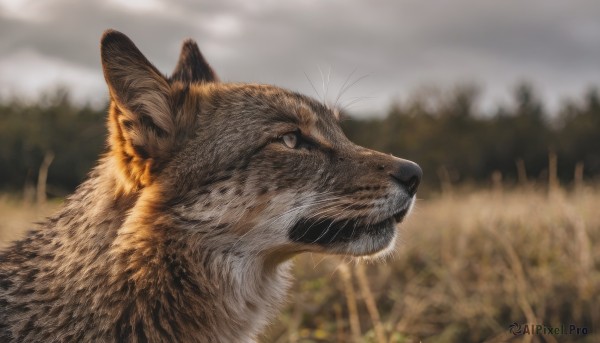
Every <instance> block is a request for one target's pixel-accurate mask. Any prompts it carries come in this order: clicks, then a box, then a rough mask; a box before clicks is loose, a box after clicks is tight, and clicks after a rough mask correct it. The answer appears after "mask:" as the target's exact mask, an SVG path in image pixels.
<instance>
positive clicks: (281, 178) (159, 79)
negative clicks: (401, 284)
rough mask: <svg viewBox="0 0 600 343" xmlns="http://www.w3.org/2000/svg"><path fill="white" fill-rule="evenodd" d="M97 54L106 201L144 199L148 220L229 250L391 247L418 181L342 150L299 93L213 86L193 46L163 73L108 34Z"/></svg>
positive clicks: (330, 124)
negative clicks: (104, 87) (107, 161)
mask: <svg viewBox="0 0 600 343" xmlns="http://www.w3.org/2000/svg"><path fill="white" fill-rule="evenodd" d="M101 50H102V64H103V70H104V75H105V78H106V82H107V84H108V87H109V90H110V95H111V99H112V105H111V111H110V116H109V126H110V137H111V138H110V146H111V153H110V156H111V158H113V159H114V160H115V163H116V165H117V166H118V167H117V168H116V169H118V170H117V171H116V173H117V175H118V180H119V181H118V187H117V189H116V192H117V196H123V195H126V194H132V193H139V194H141V195H140V196H141V197H143V195H144V194H145V193H148V192H152V193H153V196H152V197H151V198H152V206H151V208H152V210H151V211H147V215H156V214H157V212H160V213H161V214H162V215H167V216H168V217H169V218H171V219H170V223H171V225H172V226H173V231H174V232H175V231H177V232H185V235H186V237H196V238H198V237H202V238H201V240H202V241H205V242H206V241H207V240H212V241H213V242H218V244H221V245H222V246H224V247H228V249H229V251H231V250H236V251H242V252H251V253H253V254H257V255H265V256H267V255H268V256H278V257H279V258H287V257H289V256H291V255H293V254H296V253H298V252H302V251H316V252H326V253H334V254H349V255H355V256H363V255H371V254H375V253H377V252H380V251H382V250H389V248H390V247H392V246H393V242H394V241H395V237H396V234H397V233H396V231H397V230H396V225H397V224H398V223H399V222H401V221H402V220H403V218H404V217H405V216H406V215H407V213H408V212H409V211H410V209H411V207H412V205H413V202H414V199H415V193H416V191H417V187H418V185H419V182H420V179H421V169H420V168H419V166H417V165H416V164H415V163H413V162H410V161H407V160H403V159H399V158H396V157H393V156H391V155H388V154H383V153H380V152H376V151H372V150H369V149H366V148H363V147H360V146H357V145H355V144H353V143H352V142H350V141H349V140H348V139H347V138H346V137H345V135H344V133H343V132H342V130H341V129H340V126H339V123H338V120H337V118H336V116H335V115H334V113H333V112H332V111H331V110H330V109H329V108H327V107H326V106H324V105H323V104H321V103H319V102H318V101H315V100H314V99H311V98H309V97H307V96H304V95H301V94H298V93H295V92H292V91H289V90H285V89H282V88H278V87H275V86H269V85H260V84H239V83H222V82H220V81H219V80H218V78H217V77H216V74H215V73H214V72H213V70H212V69H211V68H210V66H209V65H208V64H207V63H206V61H205V60H204V58H203V57H202V55H201V54H200V51H199V50H198V48H197V46H196V45H195V43H194V42H192V41H187V42H185V43H184V45H183V49H182V54H181V58H180V61H179V63H178V65H177V67H176V68H175V71H174V73H173V75H172V76H171V77H170V78H167V77H165V76H163V75H162V74H161V73H160V72H159V71H158V70H157V69H156V68H155V67H154V66H153V65H152V64H150V62H148V60H147V59H146V58H145V57H144V56H143V55H142V53H141V52H140V51H139V50H138V49H137V48H136V47H135V45H134V44H133V42H131V40H129V38H127V37H126V36H125V35H123V34H121V33H119V32H116V31H107V32H106V33H105V34H104V36H103V37H102V42H101ZM149 220H150V219H149ZM215 244H216V243H215Z"/></svg>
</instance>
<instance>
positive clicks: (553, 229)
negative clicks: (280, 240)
mask: <svg viewBox="0 0 600 343" xmlns="http://www.w3.org/2000/svg"><path fill="white" fill-rule="evenodd" d="M599 243H600V192H598V191H597V190H594V189H585V190H582V191H580V192H578V193H576V194H566V193H564V192H563V191H561V190H554V191H552V192H551V194H550V195H548V193H547V192H546V191H535V190H533V189H521V190H513V191H502V190H498V189H497V190H495V191H485V190H475V191H463V192H457V193H453V194H451V195H446V196H440V197H436V198H433V199H430V200H422V201H420V202H419V203H418V205H417V207H416V209H415V211H414V213H413V216H412V217H411V218H409V220H408V222H407V223H406V224H405V225H404V227H403V229H402V237H401V239H400V243H399V247H398V251H397V253H396V254H395V256H393V257H392V258H390V259H389V260H388V261H386V262H387V263H378V262H354V261H344V260H343V259H340V258H332V257H323V256H317V255H312V256H311V255H307V256H301V257H299V258H298V259H297V264H296V275H297V282H296V284H295V285H294V288H293V293H292V295H291V297H290V305H289V308H288V309H287V310H286V312H285V313H284V314H283V315H282V316H281V317H280V320H279V322H277V323H276V324H274V325H273V326H272V327H271V328H270V330H269V332H268V333H267V334H266V335H265V336H264V337H263V341H264V342H288V341H295V342H352V341H361V342H378V343H383V342H421V341H422V342H504V341H511V342H599V341H600V332H598V331H599V330H600V249H598V247H599ZM365 283H366V285H365ZM365 286H366V287H368V290H366V291H365ZM348 289H352V290H353V291H352V292H349V291H348ZM373 304H376V306H373ZM340 309H341V311H340ZM513 322H516V323H518V324H520V325H522V327H523V325H524V324H526V323H530V324H540V325H545V326H547V327H560V326H561V325H566V326H567V328H568V326H569V325H571V324H572V325H576V326H577V327H579V328H584V327H585V328H586V329H587V330H588V334H587V335H522V336H514V335H513V334H511V333H510V331H509V326H510V325H511V324H512V323H513ZM357 326H358V327H357ZM290 337H292V338H293V339H290Z"/></svg>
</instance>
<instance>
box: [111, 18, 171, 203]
mask: <svg viewBox="0 0 600 343" xmlns="http://www.w3.org/2000/svg"><path fill="white" fill-rule="evenodd" d="M100 48H101V57H102V68H103V71H104V77H105V79H106V83H107V84H108V88H109V91H110V96H111V100H112V101H111V108H110V113H109V126H110V146H111V154H112V155H113V157H115V158H116V161H117V164H118V166H119V169H120V170H121V173H120V176H121V179H122V181H124V184H123V185H122V186H123V187H124V188H125V190H126V191H129V190H132V189H137V188H141V187H143V186H146V185H148V184H149V183H150V182H151V180H152V176H153V171H154V170H155V169H156V167H157V166H158V165H159V164H160V163H161V162H163V161H165V160H166V158H167V157H168V156H169V154H170V152H171V150H172V149H173V140H174V139H173V136H174V135H175V134H176V132H175V131H176V128H175V124H174V119H173V115H172V111H173V109H172V102H173V101H172V95H171V93H172V90H171V88H170V85H169V83H168V82H167V80H166V78H165V77H164V76H163V75H162V74H161V73H160V72H159V71H158V70H157V69H156V68H155V67H154V66H153V65H152V64H151V63H150V62H149V61H148V60H147V59H146V58H145V57H144V55H142V53H141V52H140V51H139V50H138V48H137V47H136V46H135V45H134V44H133V42H132V41H131V40H130V39H129V38H127V36H125V35H124V34H122V33H120V32H117V31H113V30H108V31H106V32H105V33H104V35H103V36H102V40H101V44H100Z"/></svg>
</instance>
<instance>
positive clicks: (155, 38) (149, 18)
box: [0, 0, 600, 112]
mask: <svg viewBox="0 0 600 343" xmlns="http://www.w3.org/2000/svg"><path fill="white" fill-rule="evenodd" d="M1 3H2V2H0V4H1ZM163 4H164V5H163V7H162V8H159V9H158V10H152V9H149V10H138V11H135V10H131V9H128V8H125V7H123V6H119V5H117V4H116V3H111V2H106V1H100V0H95V1H85V2H82V1H75V0H61V1H54V2H52V3H50V2H48V3H46V4H43V3H42V4H41V5H40V4H37V5H36V6H38V7H36V8H24V9H23V10H24V11H30V12H31V13H32V14H33V15H34V17H35V14H38V19H23V18H22V17H19V16H16V15H11V14H10V11H9V12H8V14H6V13H5V14H0V68H4V69H2V70H5V69H6V68H7V66H6V63H7V62H6V61H10V63H11V65H10V68H11V69H15V70H19V68H23V69H24V70H23V71H22V72H23V73H29V74H33V75H35V73H36V70H32V69H35V68H33V67H35V64H34V65H33V66H32V65H25V64H23V65H19V63H18V61H15V60H18V59H16V58H12V59H8V58H4V59H3V57H6V56H10V55H11V54H15V53H17V52H19V51H33V52H35V54H37V55H38V56H39V57H40V58H41V59H43V58H48V59H49V60H52V61H55V62H56V61H61V63H60V66H61V68H68V66H73V68H75V69H74V70H87V71H89V73H90V75H96V80H97V81H95V82H97V84H98V85H97V86H94V87H92V86H89V84H91V83H93V82H91V81H89V78H90V77H89V75H88V76H87V78H88V82H86V84H87V85H88V86H87V87H88V88H89V91H88V92H87V93H86V90H85V89H80V90H79V91H80V93H81V96H82V97H86V96H87V97H90V98H94V97H96V98H102V97H105V96H106V94H105V93H103V94H98V91H97V90H98V88H99V87H101V85H102V82H103V81H102V76H101V75H102V74H101V70H100V62H99V57H98V50H99V49H98V40H99V37H100V35H101V33H102V31H103V30H104V29H106V28H109V27H112V28H116V29H118V30H121V31H123V32H124V33H126V34H128V35H129V36H130V37H131V38H132V39H133V40H134V41H135V42H136V44H138V46H139V47H140V49H142V51H143V52H144V53H145V54H146V55H147V56H148V57H149V59H150V60H151V61H153V62H154V63H155V64H156V65H157V66H158V67H159V68H160V69H161V70H163V71H165V72H169V71H170V69H171V68H172V67H173V65H174V63H175V60H176V58H177V53H178V50H179V44H180V42H181V40H182V39H183V38H186V37H192V38H194V39H196V40H197V41H198V43H199V45H200V47H201V49H203V52H204V53H205V55H206V56H207V58H208V59H209V61H210V62H211V64H213V66H214V67H215V69H216V70H217V72H218V73H219V74H220V76H221V77H222V78H223V79H225V80H230V81H245V82H247V81H252V82H264V83H275V84H278V85H282V86H285V87H289V88H292V89H296V90H299V91H302V92H306V93H310V94H312V95H314V91H313V90H312V86H311V85H310V84H309V82H308V81H307V80H306V77H305V73H306V74H308V75H309V77H310V78H311V79H312V80H313V83H315V87H316V88H318V90H319V92H321V93H324V91H322V90H321V75H320V72H319V68H320V69H321V70H322V72H323V73H324V74H325V75H324V77H325V78H327V74H329V70H330V68H331V70H332V72H331V75H330V78H331V81H330V84H331V85H330V90H329V91H328V98H330V99H333V98H335V95H336V93H337V92H338V91H339V88H341V86H342V84H343V83H344V80H345V79H346V78H347V77H348V75H350V74H351V73H352V72H353V71H354V70H355V72H354V74H352V78H351V79H352V80H355V79H357V78H360V77H361V76H363V75H368V77H366V78H364V79H362V80H360V82H358V83H357V84H356V85H354V86H353V87H352V88H351V90H350V91H348V92H347V93H346V94H345V96H344V98H345V102H346V103H348V102H351V101H352V99H353V98H354V97H362V96H365V97H373V99H370V100H366V101H363V102H361V105H360V106H356V107H355V108H354V110H355V111H359V112H368V111H371V112H373V111H378V110H381V109H382V108H385V107H386V106H387V105H388V104H389V102H390V101H391V99H392V98H394V97H400V98H402V97H403V96H405V95H406V94H408V93H410V92H411V90H413V89H415V88H417V87H418V86H419V85H422V84H439V85H441V86H442V87H448V86H451V85H455V84H456V83H459V82H462V81H465V80H466V81H474V82H477V83H479V84H481V85H483V86H485V87H486V91H485V92H484V93H483V95H484V102H486V103H492V102H495V101H498V100H502V99H506V96H507V92H509V91H510V89H511V87H512V86H514V84H515V83H516V82H517V81H519V80H524V79H526V80H531V81H532V82H533V83H534V84H535V85H537V86H538V87H539V88H540V91H541V94H542V96H544V98H545V100H547V101H548V102H549V103H550V104H554V105H556V104H557V103H558V101H559V100H560V98H561V97H562V96H564V95H575V94H579V93H580V92H581V90H582V89H583V88H584V87H585V86H587V85H589V84H593V83H597V82H598V80H600V68H599V64H600V62H598V61H600V44H599V43H600V22H599V21H598V18H600V3H599V2H598V1H596V0H572V1H549V0H531V1H527V2H523V1H513V0H509V1H494V2H489V1H485V2H483V1H477V0H455V1H452V2H448V1H441V0H433V1H416V0H404V1H382V0H376V1H370V2H351V3H350V2H347V1H342V0H333V1H286V2H283V1H272V0H263V1H252V2H250V1H241V0H228V1H218V2H217V1H213V2H207V1H205V2H198V1H191V0H189V1H188V0H175V1H169V2H167V1H165V2H164V3H163ZM0 6H1V5H0ZM40 6H41V7H40ZM4 12H5V11H0V13H4ZM3 61H4V63H5V66H4V67H2V63H3ZM30 64H31V63H30ZM55 64H56V63H55ZM56 65H58V64H56ZM25 69H27V70H25ZM40 74H41V75H45V74H44V73H40ZM71 74H73V75H75V73H71ZM47 77H48V78H50V76H47ZM30 78H31V77H30ZM25 79H27V78H25ZM74 79H76V77H75V76H73V77H71V78H70V81H69V82H74V83H76V81H74ZM49 80H50V79H49ZM51 81H52V80H50V81H49V82H51ZM18 82H20V81H19V80H15V78H14V77H12V78H9V79H5V78H4V77H2V78H0V91H1V90H2V89H11V88H14V87H13V84H14V83H18ZM19 87H20V88H25V89H26V88H27V87H28V86H27V84H21V85H19ZM19 87H17V88H19Z"/></svg>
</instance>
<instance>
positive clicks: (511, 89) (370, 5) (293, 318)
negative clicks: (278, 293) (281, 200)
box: [0, 0, 600, 342]
mask: <svg viewBox="0 0 600 343" xmlns="http://www.w3.org/2000/svg"><path fill="white" fill-rule="evenodd" d="M599 18H600V3H599V2H598V1H596V0H572V1H552V0H550V1H549V0H531V1H526V2H523V1H512V0H509V1H495V2H482V1H476V0H456V1H452V2H451V3H450V2H447V1H434V0H432V1H413V0H403V1H379V0H376V1H370V2H353V3H349V2H347V1H341V0H336V1H314V0H308V1H286V2H283V1H271V0H260V1H241V0H240V1H233V0H229V1H211V2H209V1H186V0H172V1H166V0H148V1H143V0H129V1H126V0H110V1H99V0H98V1H84V2H83V1H75V0H57V1H52V2H50V1H39V0H38V1H35V0H0V191H1V192H2V193H0V194H1V195H0V215H1V216H2V218H3V221H2V223H0V241H4V242H6V241H8V240H9V239H12V238H14V237H17V236H18V234H19V233H20V232H21V231H22V230H23V229H24V228H26V227H27V225H28V223H29V222H31V221H33V220H37V219H40V218H42V217H43V216H44V215H46V214H48V213H51V211H52V210H54V209H55V208H56V207H57V206H59V204H60V202H61V201H62V199H63V198H64V196H66V195H68V194H69V193H70V192H72V191H73V190H74V188H75V187H76V186H77V185H78V184H79V183H80V182H81V180H82V179H83V178H85V175H86V173H87V172H88V171H89V170H90V168H91V167H92V166H93V164H94V163H95V161H96V159H97V157H98V155H99V154H100V153H101V152H102V151H103V150H104V142H105V136H106V129H105V126H104V118H105V113H106V106H107V97H108V92H107V90H106V87H105V84H104V80H103V77H102V72H101V67H100V59H99V43H98V42H99V39H100V36H101V34H102V32H103V31H104V30H105V29H106V28H114V29H117V30H120V31H122V32H124V33H125V34H127V35H129V37H130V38H131V39H132V40H133V41H134V42H135V43H136V44H137V45H138V47H139V48H140V49H141V50H142V52H143V53H144V54H145V55H146V56H147V57H148V58H149V59H150V60H151V61H152V62H153V63H155V65H156V66H157V67H158V68H159V69H160V70H162V71H163V72H165V73H166V74H168V73H170V71H171V70H172V68H173V67H174V65H175V62H176V60H177V57H178V53H179V48H180V44H181V42H182V40H183V39H184V38H188V37H190V38H193V39H195V40H196V41H197V42H198V44H199V46H200V48H201V50H202V52H203V53H204V55H205V57H206V58H207V60H208V61H209V62H210V63H211V64H212V66H213V67H214V69H215V70H216V71H217V73H218V74H219V76H220V77H221V79H222V80H224V81H241V82H260V83H272V84H276V85H279V86H283V87H286V88H290V89H293V90H297V91H300V92H302V93H305V94H309V95H311V96H314V97H316V98H318V99H320V100H322V101H324V102H327V103H329V104H332V105H337V106H339V107H340V108H342V110H343V113H344V120H343V122H342V125H343V127H344V129H345V131H346V133H347V134H348V136H349V137H350V138H351V139H352V140H354V141H355V142H357V143H359V144H361V145H365V146H368V147H372V148H375V149H378V150H382V151H385V152H391V153H394V154H395V155H397V156H402V157H405V158H408V159H411V160H414V161H416V162H418V163H419V164H420V165H421V166H422V168H423V170H424V172H425V179H424V184H423V185H422V186H421V189H420V193H419V195H420V197H421V199H420V201H419V204H418V205H417V208H416V210H415V213H414V214H413V217H412V218H411V219H410V220H409V222H408V223H407V224H406V225H405V228H404V229H403V236H402V239H401V242H400V247H399V249H398V254H397V255H396V256H395V257H394V258H392V259H390V261H389V262H388V263H387V264H374V265H368V268H366V269H367V270H365V268H364V265H363V264H355V263H345V262H344V261H342V259H338V258H325V257H323V256H316V255H314V256H304V257H301V258H299V259H298V263H297V273H296V274H298V275H299V277H298V281H297V283H296V284H295V286H294V290H293V291H294V294H293V296H292V297H291V299H294V300H293V304H291V305H290V307H289V308H288V309H287V310H286V312H285V313H284V315H283V316H282V318H281V319H280V320H279V321H278V322H277V323H275V324H274V325H273V326H272V327H271V329H270V330H269V332H267V333H266V334H265V336H264V337H263V341H265V342H270V341H278V342H287V341H301V342H319V341H321V342H330V341H339V342H346V341H351V340H366V341H373V342H387V341H390V342H418V341H424V342H434V341H435V342H454V341H456V342H467V341H486V340H487V341H505V340H508V339H513V340H518V341H520V340H523V341H544V342H558V341H559V342H576V341H577V342H578V341H588V342H594V341H598V339H599V336H598V335H599V333H598V330H599V329H600V300H599V299H600V252H599V250H600V249H597V246H598V243H599V242H600V216H599V215H598V210H597V208H598V205H600V192H599V189H598V186H597V183H598V180H599V178H600V91H599V90H598V88H597V85H599V84H600V20H598V19H599ZM47 198H48V199H49V201H50V202H49V203H48V202H47V201H46V199H47ZM0 243H1V242H0ZM513 322H516V323H518V324H521V325H524V324H525V323H531V324H541V325H546V326H551V327H556V326H560V325H566V326H567V327H568V326H569V325H576V326H577V327H585V328H587V330H588V334H587V335H561V336H552V335H545V336H541V335H525V336H516V337H515V336H513V335H512V334H510V331H509V325H511V324H512V323H513Z"/></svg>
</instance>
